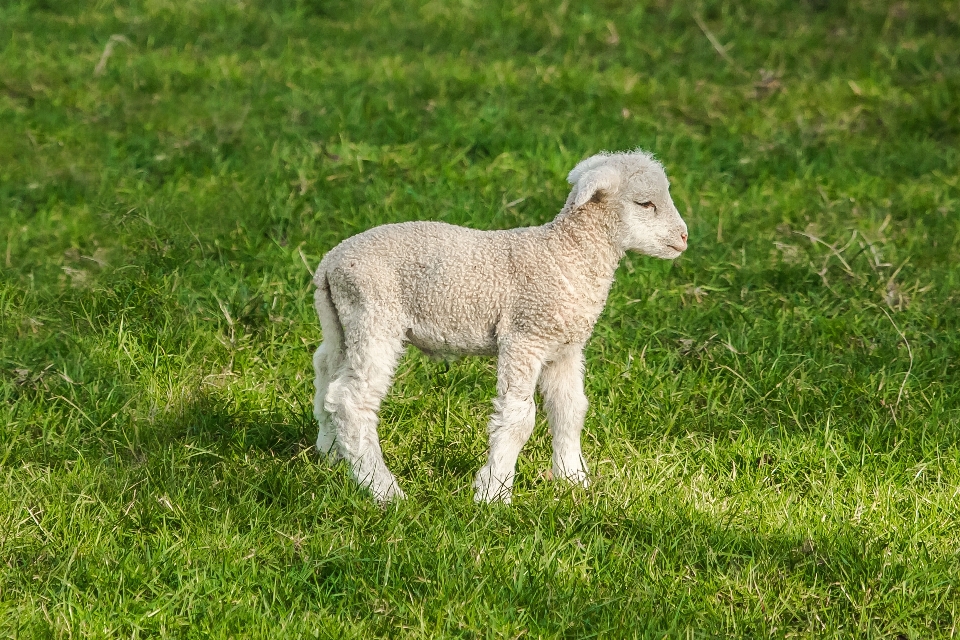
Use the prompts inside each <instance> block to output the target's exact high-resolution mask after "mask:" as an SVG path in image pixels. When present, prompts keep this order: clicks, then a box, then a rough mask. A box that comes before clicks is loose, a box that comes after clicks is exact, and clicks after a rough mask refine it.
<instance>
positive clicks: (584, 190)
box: [571, 158, 620, 207]
mask: <svg viewBox="0 0 960 640" xmlns="http://www.w3.org/2000/svg"><path fill="white" fill-rule="evenodd" d="M589 159H590V160H592V158H589ZM584 162H586V161H584ZM581 164H583V163H581ZM577 168H579V165H577ZM574 171H576V169H574ZM572 173H573V172H571V174H572ZM619 188H620V172H619V171H618V170H617V169H615V168H614V167H611V166H609V165H601V166H599V167H597V168H596V169H590V170H589V171H587V172H586V173H584V174H582V175H580V176H579V177H578V179H577V184H576V190H577V195H576V197H575V198H574V199H573V206H574V207H582V206H583V205H585V204H587V202H589V201H590V199H591V198H593V196H594V194H596V193H597V192H598V191H603V192H604V193H606V194H610V193H613V192H615V191H616V190H617V189H619Z"/></svg>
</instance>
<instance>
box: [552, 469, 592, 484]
mask: <svg viewBox="0 0 960 640" xmlns="http://www.w3.org/2000/svg"><path fill="white" fill-rule="evenodd" d="M553 477H554V478H556V479H557V480H566V481H567V482H569V483H570V484H573V485H577V486H578V487H583V488H584V489H586V488H587V487H589V486H590V478H589V477H587V472H586V470H584V469H564V470H560V469H557V468H554V470H553Z"/></svg>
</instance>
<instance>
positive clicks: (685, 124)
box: [0, 0, 960, 638]
mask: <svg viewBox="0 0 960 640" xmlns="http://www.w3.org/2000/svg"><path fill="white" fill-rule="evenodd" d="M115 35H116V36H122V38H112V40H111V37H112V36H115ZM711 39H712V40H714V41H715V43H712V42H711ZM111 41H112V43H113V44H112V47H111V50H110V53H109V55H105V48H106V47H107V45H108V43H110V42H111ZM0 43H2V44H0V394H2V399H3V401H2V403H0V485H2V490H0V631H2V632H3V633H4V635H19V636H20V637H48V636H55V637H64V636H82V637H117V636H121V637H129V636H138V637H140V636H157V635H161V636H184V635H190V636H224V637H226V636H231V637H238V636H241V637H263V636H275V637H304V636H308V637H310V636H319V637H357V638H361V637H364V638H365V637H371V636H384V637H462V636H465V637H500V636H503V637H519V636H521V635H524V634H526V635H527V636H528V637H571V638H580V637H592V636H600V637H639V636H650V637H663V636H664V635H668V636H674V635H675V636H704V637H713V636H731V635H732V636H742V637H759V636H775V637H786V636H791V637H792V636H808V637H822V636H825V635H826V636H828V635H844V636H853V637H898V636H899V637H917V638H921V637H922V638H928V637H952V636H953V635H955V633H956V624H957V620H958V617H957V612H956V609H957V606H958V604H960V599H958V595H957V586H958V584H957V583H958V580H960V560H958V549H960V529H958V527H957V526H956V523H957V521H958V516H960V502H958V499H960V498H958V496H960V493H958V492H960V386H958V383H957V375H958V362H960V315H958V314H957V312H956V308H957V306H958V304H960V298H958V295H957V290H958V289H957V287H958V285H960V268H958V267H957V263H958V260H960V226H958V224H957V219H958V214H960V100H958V97H957V96H960V13H958V10H957V7H956V6H955V4H954V3H949V2H926V3H882V2H871V1H868V0H861V1H859V2H849V3H823V2H815V1H813V0H811V1H810V2H802V3H786V2H785V3H777V2H772V1H769V2H756V3H752V4H751V5H750V6H743V5H742V3H741V4H738V3H723V2H709V3H695V4H692V5H687V4H682V3H666V2H652V3H623V4H617V3H608V2H600V3H592V4H582V3H581V4H577V3H572V2H566V1H565V2H562V3H561V2H539V1H536V2H526V3H519V4H517V3H493V4H491V3H472V2H462V3H455V2H442V1H441V2H429V3H409V2H364V3H346V2H343V3H338V2H320V1H311V0H302V1H294V0H290V1H286V2H285V1H282V0H275V1H272V2H271V1H268V0H258V1H253V2H245V3H237V2H226V1H219V0H211V1H209V2H199V1H191V2H182V3H174V2H162V1H152V2H131V3H120V2H99V3H78V4H76V5H69V6H68V5H67V4H63V3H58V2H52V1H44V0H36V1H33V2H30V1H23V2H16V3H7V4H5V5H4V6H3V7H2V8H0ZM98 68H100V69H101V72H100V73H97V72H96V69H98ZM636 146H640V147H643V148H644V149H648V150H650V151H652V152H654V153H655V154H657V156H658V157H659V158H660V159H661V160H662V161H663V163H664V164H665V166H666V167H667V171H668V173H669V175H670V176H671V180H672V185H673V186H672V192H673V195H674V199H675V201H676V202H677V204H678V206H679V208H680V211H681V213H682V214H683V215H684V217H685V218H686V219H687V222H688V224H689V226H690V234H691V239H690V250H689V251H688V252H687V254H685V255H684V256H683V257H682V258H681V259H679V260H677V261H676V262H674V263H672V264H671V263H665V262H661V261H656V260H652V259H648V258H644V257H641V256H636V255H633V256H628V258H627V259H626V260H625V261H624V263H623V265H622V267H621V269H620V271H619V273H618V278H617V283H616V284H615V286H614V289H613V291H612V292H611V296H610V301H609V304H608V307H607V309H606V311H605V312H604V314H603V316H602V317H601V319H600V321H599V323H598V327H597V331H596V333H595V336H594V338H593V340H592V341H591V342H590V344H589V346H588V349H587V356H588V373H587V394H588V396H589V398H590V400H591V410H590V413H589V415H588V418H587V428H586V432H585V442H584V444H585V451H586V455H587V457H588V461H589V463H590V466H591V471H592V475H593V478H594V483H593V484H592V486H591V487H590V489H589V490H586V491H584V490H572V489H570V488H568V487H565V486H563V485H558V484H555V483H552V482H550V481H548V479H547V477H546V475H545V473H544V472H545V470H546V469H547V468H548V467H549V460H550V451H549V437H548V434H547V433H546V428H545V425H544V424H543V423H542V419H540V420H541V422H540V423H539V425H538V429H537V431H536V432H535V434H534V436H533V438H532V439H531V441H530V443H529V444H528V446H527V447H526V448H525V449H524V452H523V454H522V456H521V460H520V463H519V476H518V480H517V487H516V493H515V502H514V504H513V505H511V506H509V507H504V506H502V505H501V506H482V505H481V506H478V505H475V504H474V503H473V500H472V490H471V488H470V484H471V481H472V477H473V474H474V473H475V472H476V470H477V468H478V467H479V466H480V464H481V461H482V459H483V456H484V454H485V422H486V416H487V414H488V411H489V410H490V399H491V396H492V394H493V390H494V369H493V363H492V361H487V360H481V359H468V360H463V361H460V362H457V363H454V364H452V365H450V366H447V365H446V364H445V363H438V362H434V361H431V360H429V359H427V358H425V357H424V356H422V355H420V354H419V353H416V352H414V351H411V352H410V353H409V354H408V355H407V356H406V358H405V359H404V360H403V361H402V363H401V365H400V368H399V370H398V372H397V379H396V384H395V386H394V388H393V390H392V392H391V394H390V396H389V397H388V399H387V401H386V403H385V406H384V408H383V411H382V424H381V428H380V431H381V436H382V439H383V444H384V450H385V455H386V459H387V462H388V464H390V465H391V467H392V468H393V470H394V471H395V472H396V473H397V475H398V478H399V481H400V483H401V486H402V487H403V489H404V491H405V492H406V493H407V494H408V496H409V499H408V500H407V501H405V502H403V503H401V504H397V505H393V506H390V507H389V508H387V509H386V510H382V509H380V508H379V507H377V506H376V505H375V504H374V503H373V501H372V500H371V499H370V498H369V496H368V495H367V494H366V493H365V492H363V491H361V490H358V489H357V488H356V487H355V486H354V484H353V483H352V482H351V481H350V480H349V478H348V477H347V474H346V472H345V470H344V469H343V468H340V467H337V468H333V469H331V468H329V467H327V466H325V465H324V464H322V463H321V462H320V461H319V460H318V458H317V456H316V455H315V454H314V452H313V451H312V449H311V443H312V442H313V439H314V437H315V435H316V433H315V426H314V425H313V422H312V417H311V410H312V407H311V403H312V397H311V394H312V385H311V376H312V372H311V370H310V354H311V352H312V350H313V349H314V348H316V345H317V344H319V342H320V338H321V336H320V333H319V325H318V322H317V319H316V317H315V314H314V311H313V309H312V305H311V303H312V289H311V285H310V271H309V270H310V269H311V268H313V267H314V266H315V265H316V264H317V262H318V261H319V259H320V257H321V256H322V255H323V253H324V252H325V251H326V250H328V249H329V248H331V247H332V246H334V245H335V244H336V243H337V242H339V241H340V240H342V239H343V238H345V237H347V236H349V235H352V234H354V233H357V232H359V231H362V230H364V229H366V228H369V227H371V226H374V225H377V224H382V223H386V222H396V221H402V220H413V219H436V220H445V221H448V222H452V223H456V224H466V225H470V226H473V227H476V228H483V229H492V228H506V227H512V226H518V225H530V224H540V223H543V222H545V221H547V220H549V219H550V218H552V217H553V216H554V215H555V214H556V212H557V211H558V209H559V208H560V206H561V205H562V203H563V201H564V198H565V197H566V192H567V188H568V187H567V185H566V182H565V180H564V177H565V175H566V172H567V171H569V169H570V168H571V167H572V166H573V165H574V164H576V162H577V161H579V160H580V159H581V158H583V157H585V156H587V155H589V154H592V153H595V152H596V151H598V150H600V149H623V148H632V147H636Z"/></svg>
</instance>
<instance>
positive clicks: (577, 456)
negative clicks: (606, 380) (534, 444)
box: [540, 345, 589, 487]
mask: <svg viewBox="0 0 960 640" xmlns="http://www.w3.org/2000/svg"><path fill="white" fill-rule="evenodd" d="M540 392H541V393H542V394H543V404H544V409H545V410H546V413H547V420H548V421H549V423H550V432H551V433H552V434H553V475H554V477H555V478H563V479H565V480H569V481H570V482H573V483H575V484H579V485H582V486H584V487H585V486H587V485H588V484H589V481H588V480H587V465H586V462H585V461H584V459H583V453H582V451H581V449H580V432H581V431H583V419H584V417H585V416H586V414H587V397H586V395H584V393H583V345H571V346H569V347H566V348H564V349H563V350H562V351H561V352H560V353H559V354H557V357H556V358H555V359H554V360H553V361H552V362H550V363H549V364H548V365H547V366H546V367H545V368H544V370H543V375H542V376H541V378H540Z"/></svg>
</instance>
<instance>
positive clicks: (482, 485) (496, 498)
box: [473, 467, 513, 504]
mask: <svg viewBox="0 0 960 640" xmlns="http://www.w3.org/2000/svg"><path fill="white" fill-rule="evenodd" d="M510 480H511V479H501V478H496V477H494V476H493V473H492V472H491V471H490V469H488V468H487V467H484V468H482V469H480V471H479V472H478V473H477V479H476V480H475V481H474V482H473V486H474V488H475V489H476V493H474V494H473V500H474V501H475V502H486V503H490V502H500V503H502V504H510V502H511V501H512V499H513V498H512V496H511V495H510V494H511V491H510V488H511V487H510V485H511V484H513V483H512V482H511V481H510Z"/></svg>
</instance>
